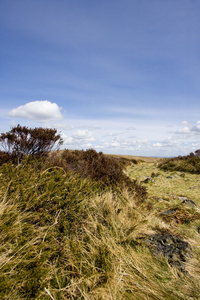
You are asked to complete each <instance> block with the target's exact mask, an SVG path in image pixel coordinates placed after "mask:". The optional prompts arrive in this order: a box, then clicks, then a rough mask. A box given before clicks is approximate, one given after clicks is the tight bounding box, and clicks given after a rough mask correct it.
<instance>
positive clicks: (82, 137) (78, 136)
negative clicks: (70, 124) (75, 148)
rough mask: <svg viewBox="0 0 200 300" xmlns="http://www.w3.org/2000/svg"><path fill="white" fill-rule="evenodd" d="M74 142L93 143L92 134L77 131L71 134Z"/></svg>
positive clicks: (85, 131)
mask: <svg viewBox="0 0 200 300" xmlns="http://www.w3.org/2000/svg"><path fill="white" fill-rule="evenodd" d="M72 137H73V138H74V140H81V141H82V140H84V141H94V137H93V133H92V132H91V131H88V130H77V131H75V132H74V133H73V134H72Z"/></svg>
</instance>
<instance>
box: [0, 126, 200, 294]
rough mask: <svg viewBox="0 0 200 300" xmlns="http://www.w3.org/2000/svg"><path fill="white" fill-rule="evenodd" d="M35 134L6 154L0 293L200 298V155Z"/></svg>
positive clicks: (1, 170) (0, 177) (0, 198)
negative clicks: (127, 151) (134, 150)
mask: <svg viewBox="0 0 200 300" xmlns="http://www.w3.org/2000/svg"><path fill="white" fill-rule="evenodd" d="M27 130H28V129H27V128H21V127H18V129H16V128H15V130H14V133H13V134H14V136H16V132H17V137H18V138H17V139H16V140H14V142H13V144H12V145H11V144H10V145H9V146H10V147H9V149H8V150H10V149H11V151H10V152H9V151H1V153H0V154H1V156H0V161H1V166H0V229H1V235H0V299H55V300H57V299H99V300H100V299H159V300H160V299H163V300H164V299H199V298H200V280H199V279H200V275H199V274H200V248H199V245H200V175H199V173H200V158H199V157H198V156H197V155H196V154H195V153H194V154H190V155H188V156H185V157H178V158H173V159H155V158H154V159H152V158H143V157H132V156H127V157H124V156H111V155H104V154H103V153H97V152H96V151H95V150H93V149H89V150H86V151H83V150H82V151H79V150H76V151H69V150H62V151H60V150H57V151H50V150H51V147H50V146H51V145H52V144H51V145H50V144H48V142H47V141H48V140H53V141H55V140H56V142H59V141H61V140H59V138H60V136H58V135H56V134H57V133H56V131H54V132H51V131H49V132H48V134H49V135H48V139H45V137H46V135H45V134H46V132H45V131H40V142H41V141H42V144H40V147H39V148H38V136H39V135H38V132H37V131H36V133H37V134H36V135H34V134H35V132H33V135H31V134H32V132H30V131H27ZM25 132H26V134H25ZM9 134H11V133H9ZM9 136H10V135H7V136H5V135H3V136H2V135H1V139H0V141H1V142H2V141H4V142H5V141H6V142H8V138H9ZM36 136H37V138H36ZM11 137H12V138H11V141H13V136H11ZM19 137H20V138H19ZM30 137H31V138H30ZM55 137H56V138H55ZM54 138H55V139H54ZM6 139H7V140H6ZM20 139H21V141H22V140H23V143H22V144H21V146H20V147H21V148H20V147H15V146H16V143H17V141H19V140H20ZM25 141H26V142H27V141H28V142H29V143H30V142H31V143H32V144H31V145H32V146H31V147H30V148H29V149H28V150H27V145H29V143H28V144H27V143H25V145H26V147H25V148H24V142H25ZM44 141H45V143H46V145H47V150H48V151H46V148H45V149H44V148H42V147H41V146H44ZM34 142H35V143H34ZM54 144H55V143H53V145H54ZM11 146H13V147H11ZM18 146H19V144H18ZM36 146H37V147H36ZM34 147H35V148H34ZM33 148H34V149H36V150H37V149H40V150H41V149H42V150H41V152H38V151H36V150H35V152H33V153H31V152H30V151H32V149H33ZM24 149H25V150H27V151H24ZM19 150H20V151H21V152H20V153H19ZM43 150H45V151H43ZM15 151H16V152H15ZM17 151H18V152H17ZM44 152H45V153H44ZM19 154H20V155H21V156H20V155H19ZM16 158H17V159H16ZM19 158H20V159H19Z"/></svg>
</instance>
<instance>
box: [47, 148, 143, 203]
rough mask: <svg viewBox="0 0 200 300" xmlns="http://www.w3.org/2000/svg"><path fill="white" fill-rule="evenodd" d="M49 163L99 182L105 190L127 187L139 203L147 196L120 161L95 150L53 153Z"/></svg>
mask: <svg viewBox="0 0 200 300" xmlns="http://www.w3.org/2000/svg"><path fill="white" fill-rule="evenodd" d="M47 161H48V163H49V165H52V166H59V167H62V168H64V170H65V171H66V172H72V173H74V172H76V173H78V174H79V175H80V176H81V177H82V178H90V179H92V180H94V181H97V182H99V183H100V185H101V187H103V188H107V187H113V188H115V189H116V188H117V187H126V188H127V189H128V190H129V192H132V193H134V194H135V195H136V197H137V198H138V200H139V199H140V200H139V202H142V201H144V199H145V198H146V196H147V193H146V188H145V187H144V186H142V185H140V184H139V183H137V181H136V180H131V179H130V177H128V176H127V175H126V174H125V173H124V166H122V164H121V163H120V160H119V159H117V158H114V157H110V156H107V155H104V154H103V153H102V152H99V153H97V152H96V151H95V150H94V149H89V150H86V151H84V150H75V151H70V150H63V151H61V152H53V153H51V154H50V156H49V157H48V159H47Z"/></svg>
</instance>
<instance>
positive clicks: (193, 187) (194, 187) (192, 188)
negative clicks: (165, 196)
mask: <svg viewBox="0 0 200 300" xmlns="http://www.w3.org/2000/svg"><path fill="white" fill-rule="evenodd" d="M197 187H198V186H196V185H195V186H192V187H190V190H194V189H196V188H197Z"/></svg>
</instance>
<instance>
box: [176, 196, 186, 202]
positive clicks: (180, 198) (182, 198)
mask: <svg viewBox="0 0 200 300" xmlns="http://www.w3.org/2000/svg"><path fill="white" fill-rule="evenodd" d="M178 199H179V200H182V201H183V200H187V197H181V196H180V197H178Z"/></svg>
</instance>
